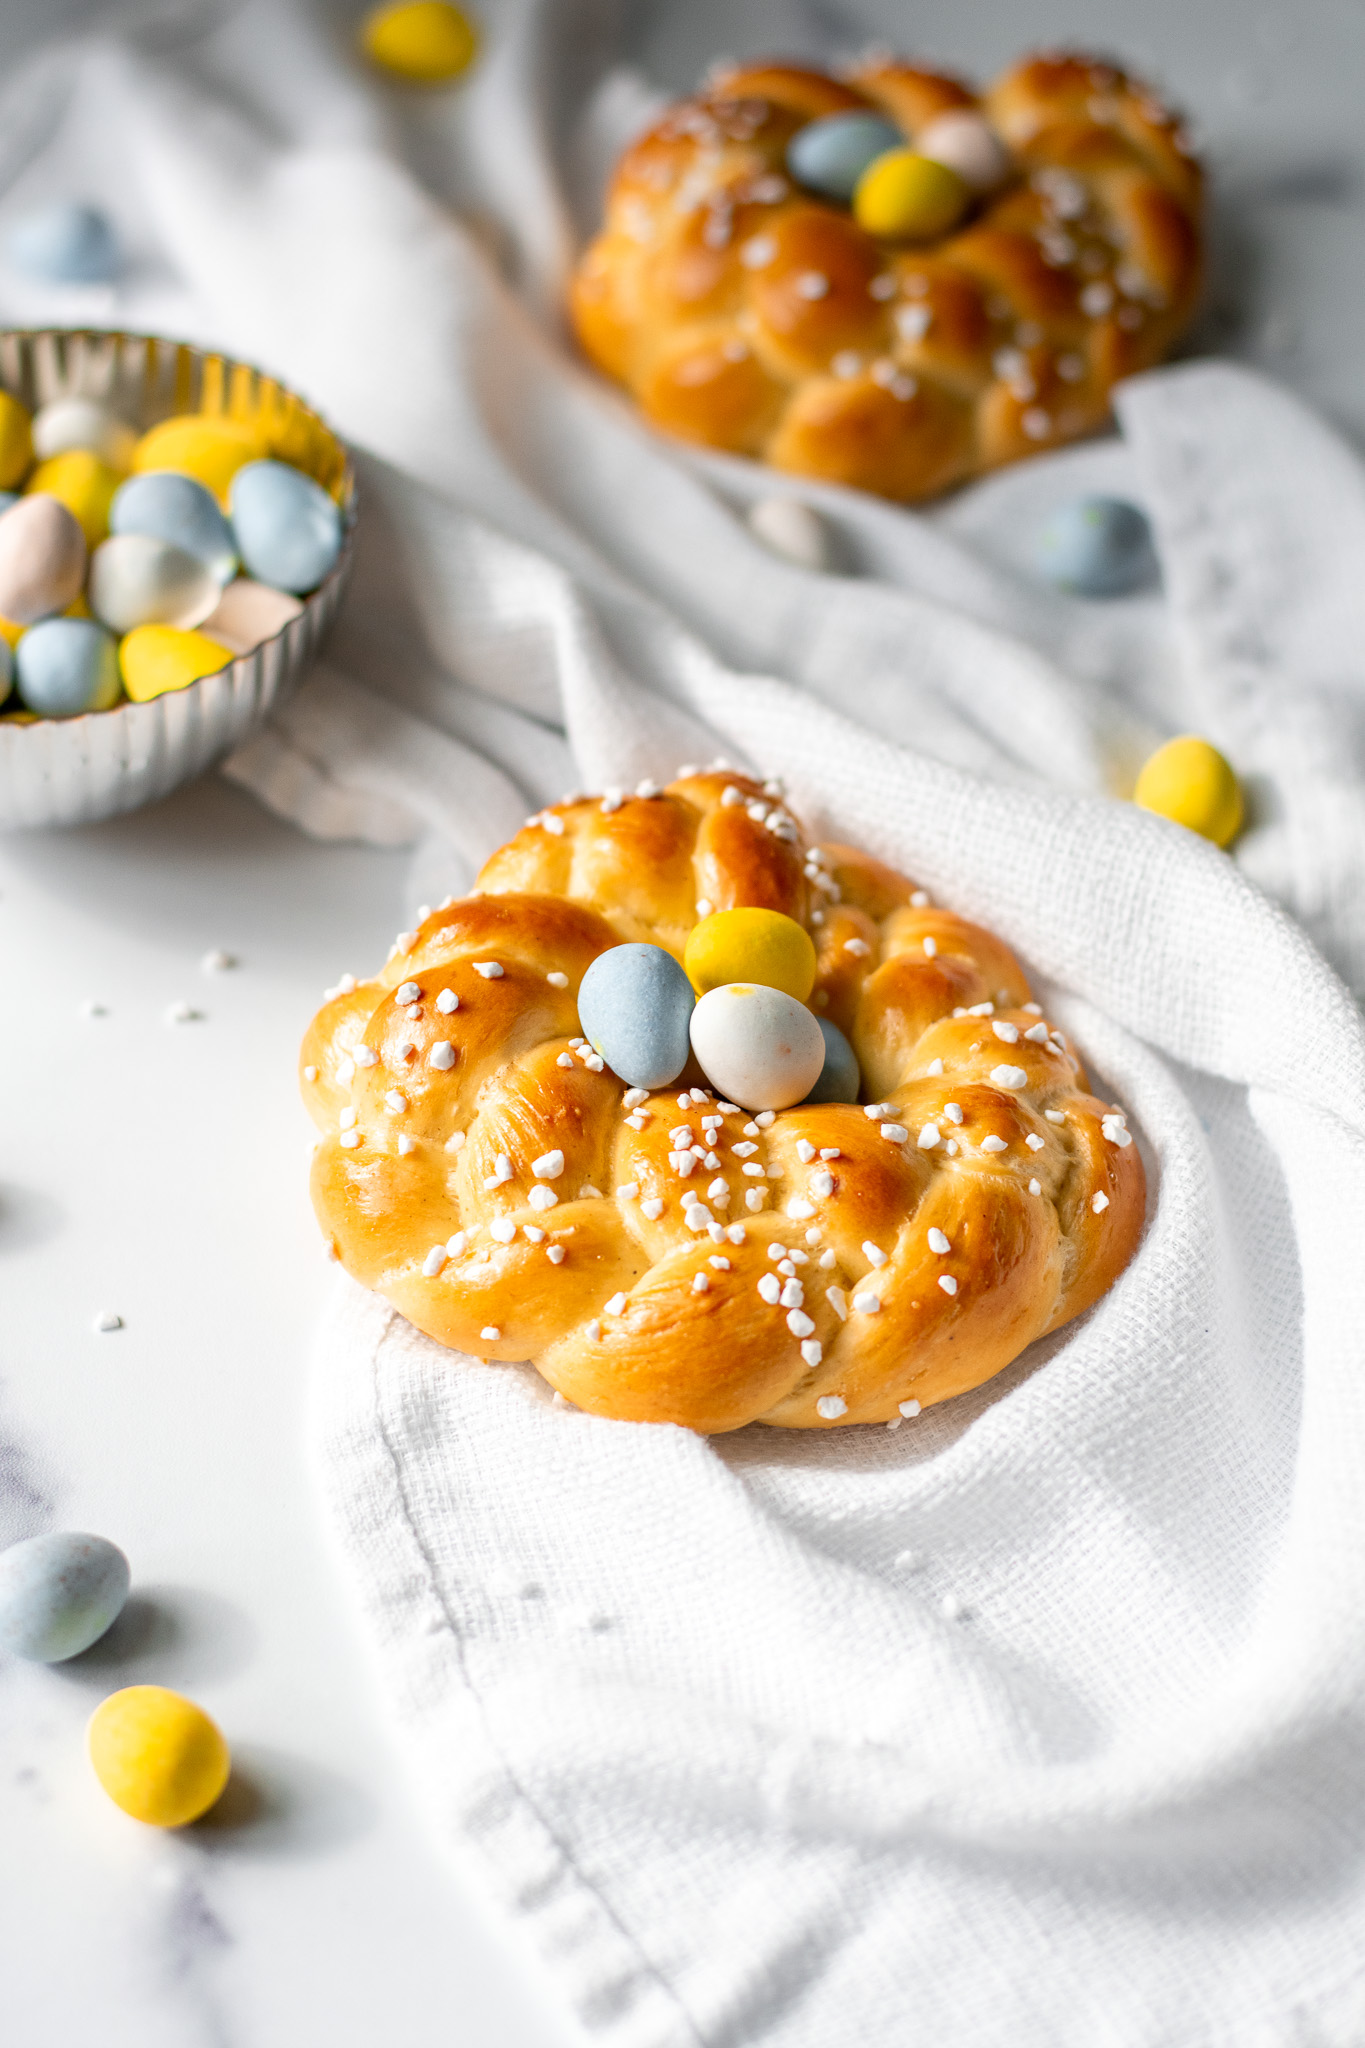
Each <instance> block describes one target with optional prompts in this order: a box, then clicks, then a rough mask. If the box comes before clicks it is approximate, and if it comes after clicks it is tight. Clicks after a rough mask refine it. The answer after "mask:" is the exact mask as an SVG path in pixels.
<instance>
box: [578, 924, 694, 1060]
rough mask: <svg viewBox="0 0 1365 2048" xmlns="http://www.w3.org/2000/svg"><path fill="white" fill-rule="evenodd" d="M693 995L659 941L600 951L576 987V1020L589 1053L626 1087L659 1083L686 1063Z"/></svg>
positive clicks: (684, 978)
mask: <svg viewBox="0 0 1365 2048" xmlns="http://www.w3.org/2000/svg"><path fill="white" fill-rule="evenodd" d="M695 1000H696V998H695V997H694V996H693V994H692V986H691V983H690V982H689V981H688V979H687V976H686V975H685V974H684V973H683V970H682V968H681V967H680V966H679V965H678V963H677V961H676V960H675V959H674V958H673V955H672V954H671V953H666V952H665V951H664V949H663V947H662V946H646V945H634V944H633V945H628V946H613V947H611V949H610V950H609V951H608V952H606V953H599V954H598V956H597V958H596V959H595V960H594V961H593V963H592V965H591V967H589V969H588V971H587V973H586V974H585V975H584V976H583V979H582V982H581V983H580V984H579V989H578V1021H579V1023H580V1024H581V1025H582V1027H583V1035H584V1037H585V1038H586V1039H587V1040H588V1043H589V1044H590V1045H591V1046H592V1048H593V1050H594V1052H597V1053H600V1054H601V1056H602V1058H603V1059H604V1060H605V1061H606V1063H607V1065H608V1066H609V1067H610V1068H611V1070H612V1072H613V1073H615V1074H619V1075H620V1077H621V1079H622V1080H623V1081H624V1082H625V1083H626V1084H627V1086H628V1087H631V1088H663V1087H665V1086H666V1085H667V1084H668V1082H670V1081H676V1080H677V1078H678V1076H679V1074H680V1073H681V1072H682V1070H683V1068H684V1067H685V1066H686V1065H687V1052H688V1037H687V1026H688V1020H689V1019H690V1017H691V1015H692V1006H693V1004H694V1002H695Z"/></svg>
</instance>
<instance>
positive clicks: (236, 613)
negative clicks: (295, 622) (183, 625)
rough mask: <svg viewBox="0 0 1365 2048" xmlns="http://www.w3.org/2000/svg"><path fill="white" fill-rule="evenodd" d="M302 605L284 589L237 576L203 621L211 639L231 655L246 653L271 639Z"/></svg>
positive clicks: (300, 609) (280, 631) (299, 611)
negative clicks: (273, 587) (219, 643)
mask: <svg viewBox="0 0 1365 2048" xmlns="http://www.w3.org/2000/svg"><path fill="white" fill-rule="evenodd" d="M302 610H303V606H302V605H301V604H300V603H299V601H298V599H297V598H296V597H290V595H289V593H288V592H287V591H284V590H272V589H271V588H270V586H269V584H268V583H253V582H252V580H251V578H250V577H249V576H239V577H238V578H237V580H236V582H235V583H229V585H228V587H227V589H226V590H225V591H224V592H223V594H222V596H221V597H220V598H219V600H218V602H217V604H216V605H215V607H214V609H213V610H212V611H211V612H210V613H209V615H208V617H207V618H206V619H205V620H204V621H203V627H204V631H205V633H206V634H207V635H208V637H209V639H210V640H217V641H220V642H221V644H222V645H223V646H224V647H230V648H231V649H232V651H233V653H234V654H249V653H250V652H251V650H252V648H253V647H259V646H260V644H261V642H262V641H263V640H273V639H274V637H275V635H276V634H277V633H282V632H283V631H284V628H285V627H286V626H287V625H288V624H289V621H290V620H291V619H296V618H298V616H299V614H300V613H301V612H302Z"/></svg>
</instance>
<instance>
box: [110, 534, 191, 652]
mask: <svg viewBox="0 0 1365 2048" xmlns="http://www.w3.org/2000/svg"><path fill="white" fill-rule="evenodd" d="M87 592H88V599H89V604H90V609H91V611H92V612H93V613H94V615H95V617H96V618H97V619H100V620H102V621H103V623H104V624H105V625H106V626H109V627H111V628H112V629H113V631H114V632H115V633H130V632H131V631H132V629H133V627H134V626H148V625H163V626H184V627H190V626H198V625H200V624H202V622H203V621H204V620H205V619H206V618H207V617H208V615H209V613H210V612H211V611H212V610H213V608H214V606H215V605H216V604H217V602H218V598H219V594H220V593H219V587H218V582H217V579H216V578H215V577H213V576H211V575H210V574H209V572H208V570H207V569H206V568H205V567H204V564H203V563H202V562H201V561H200V559H199V557H198V555H191V554H187V553H186V552H185V550H184V548H178V547H176V546H174V545H173V544H172V542H170V541H167V540H154V539H153V538H152V536H151V535H150V534H147V533H116V534H114V535H113V536H112V537H111V538H110V539H109V540H106V541H102V542H101V544H100V545H99V547H97V548H96V549H95V552H94V554H93V555H92V556H91V558H90V579H89V583H88V586H87Z"/></svg>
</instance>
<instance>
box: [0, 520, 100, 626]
mask: <svg viewBox="0 0 1365 2048" xmlns="http://www.w3.org/2000/svg"><path fill="white" fill-rule="evenodd" d="M84 581H85V535H84V534H83V533H82V532H81V529H80V522H79V521H78V520H77V519H76V517H75V515H74V514H73V513H71V512H69V511H68V510H67V508H66V506H65V505H63V504H62V503H61V501H60V499H57V498H52V497H49V496H48V495H47V493H46V492H42V491H40V492H37V493H36V494H35V495H34V496H33V497H31V498H21V499H20V500H19V502H18V504H17V505H11V506H10V508H9V510H8V512H4V513H0V618H5V619H12V620H13V621H14V623H15V624H16V625H17V626H32V625H34V624H36V622H37V621H38V620H39V619H46V618H50V617H51V615H52V613H53V612H63V611H65V610H66V607H67V606H68V605H69V604H71V603H72V602H73V601H74V600H75V599H76V598H78V597H79V596H80V594H81V585H82V583H84Z"/></svg>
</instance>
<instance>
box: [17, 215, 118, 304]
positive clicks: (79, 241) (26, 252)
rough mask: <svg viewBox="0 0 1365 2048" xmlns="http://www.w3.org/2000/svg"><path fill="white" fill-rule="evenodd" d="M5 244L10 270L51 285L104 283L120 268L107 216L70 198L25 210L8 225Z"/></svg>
mask: <svg viewBox="0 0 1365 2048" xmlns="http://www.w3.org/2000/svg"><path fill="white" fill-rule="evenodd" d="M8 248H9V258H10V262H11V263H12V264H13V265H14V267H15V269H16V270H22V271H24V272H25V273H26V275H27V276H29V277H41V278H43V279H45V280H46V281H47V282H49V283H51V284H107V283H108V282H109V280H110V278H113V277H117V275H118V273H119V269H120V267H121V257H120V254H119V245H118V237H117V235H116V234H115V233H114V229H113V226H112V224H111V222H110V220H109V217H108V215H107V214H104V213H101V212H100V209H99V208H98V207H97V206H84V205H82V204H81V203H80V201H79V200H74V199H58V200H55V201H54V202H53V203H52V204H51V205H49V206H40V207H38V208H36V209H35V211H34V212H32V213H28V214H25V215H24V217H23V219H22V220H19V221H16V222H15V224H14V226H13V227H12V228H11V229H10V232H9V237H8Z"/></svg>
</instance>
